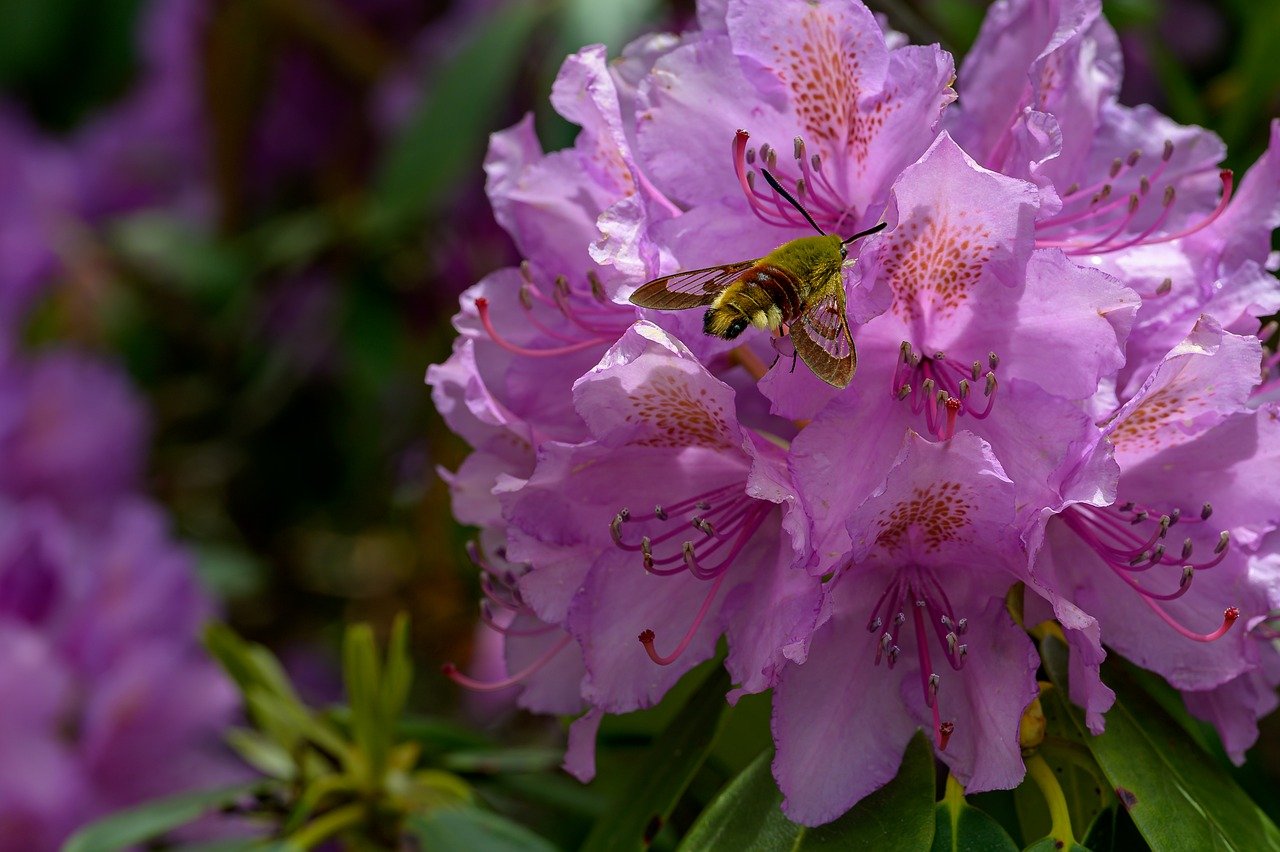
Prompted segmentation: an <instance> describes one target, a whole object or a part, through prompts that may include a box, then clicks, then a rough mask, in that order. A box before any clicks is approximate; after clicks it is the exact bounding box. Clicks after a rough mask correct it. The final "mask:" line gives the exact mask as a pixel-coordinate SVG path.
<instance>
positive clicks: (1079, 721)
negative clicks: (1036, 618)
mask: <svg viewBox="0 0 1280 852" xmlns="http://www.w3.org/2000/svg"><path fill="white" fill-rule="evenodd" d="M1041 658H1042V659H1043V660H1044V664H1045V668H1046V669H1047V670H1048V672H1049V675H1050V677H1051V678H1052V679H1053V681H1054V683H1055V684H1056V685H1057V686H1058V689H1057V690H1055V691H1054V693H1052V694H1051V696H1050V702H1055V701H1056V702H1057V703H1058V705H1059V707H1058V709H1059V711H1060V712H1061V713H1062V715H1063V717H1064V718H1066V719H1069V720H1070V721H1071V723H1072V724H1073V725H1074V726H1075V729H1076V731H1077V733H1078V734H1079V735H1080V737H1081V738H1082V739H1083V742H1084V743H1085V745H1086V746H1087V747H1088V749H1089V751H1090V753H1091V754H1092V755H1093V757H1094V758H1095V759H1096V760H1097V762H1098V765H1099V766H1100V767H1101V769H1102V771H1103V773H1104V774H1105V775H1106V778H1107V781H1108V783H1109V784H1110V785H1111V787H1112V789H1113V790H1115V792H1116V794H1117V796H1118V797H1119V798H1120V801H1121V803H1122V805H1123V806H1124V807H1125V808H1126V809H1127V810H1128V812H1129V815H1130V816H1132V817H1133V821H1134V823H1135V825H1137V827H1138V830H1139V831H1141V833H1142V836H1143V837H1144V838H1145V839H1146V841H1147V842H1148V843H1150V844H1151V847H1152V848H1153V849H1157V850H1164V849H1241V850H1245V849H1248V850H1255V849H1280V830H1277V828H1276V826H1275V825H1274V824H1273V823H1272V822H1271V821H1270V820H1269V819H1268V818H1267V817H1266V815H1265V814H1263V812H1262V811H1261V810H1260V809H1259V808H1258V806H1257V805H1256V804H1254V803H1253V801H1252V800H1250V799H1249V797H1248V796H1247V795H1246V794H1245V793H1244V791H1243V790H1241V789H1240V788H1239V787H1238V786H1237V785H1236V783H1235V782H1234V781H1233V780H1232V778H1231V776H1230V775H1229V774H1228V773H1227V771H1226V770H1225V769H1224V768H1223V767H1222V766H1221V765H1219V764H1218V762H1217V761H1216V760H1214V759H1212V758H1211V757H1210V756H1209V755H1208V754H1206V753H1205V752H1204V751H1203V750H1202V749H1200V748H1199V747H1198V746H1197V745H1196V743H1195V741H1194V740H1193V739H1192V738H1191V737H1189V736H1188V735H1187V733H1186V731H1185V730H1184V729H1183V728H1182V727H1181V726H1180V725H1179V724H1178V723H1177V722H1176V721H1175V720H1174V718H1173V717H1171V716H1170V715H1169V714H1168V713H1167V712H1166V711H1165V710H1164V709H1163V708H1162V707H1161V706H1160V704H1159V703H1158V702H1157V701H1155V700H1154V699H1153V698H1152V697H1151V696H1150V695H1149V694H1147V693H1146V692H1144V691H1143V690H1142V689H1141V688H1140V687H1139V686H1138V684H1137V683H1136V682H1135V680H1134V678H1133V677H1131V676H1130V675H1129V674H1128V673H1127V672H1126V671H1125V670H1124V668H1123V667H1121V666H1119V665H1116V664H1114V663H1108V664H1107V665H1106V666H1104V679H1105V680H1106V682H1107V684H1108V685H1110V686H1111V688H1112V689H1113V690H1115V693H1116V703H1115V706H1114V707H1113V708H1112V709H1111V711H1110V712H1108V713H1107V729H1106V731H1105V733H1103V734H1102V735H1100V736H1096V737H1095V736H1089V735H1088V733H1087V729H1086V728H1085V727H1084V718H1083V714H1082V712H1081V711H1080V710H1079V708H1077V707H1074V706H1072V705H1070V704H1069V703H1068V702H1067V701H1066V700H1065V698H1064V696H1065V695H1066V693H1067V677H1066V672H1067V658H1066V647H1065V646H1064V645H1063V644H1062V643H1061V642H1059V641H1058V640H1057V639H1055V638H1052V637H1051V638H1048V639H1046V640H1045V641H1044V642H1043V643H1042V644H1041Z"/></svg>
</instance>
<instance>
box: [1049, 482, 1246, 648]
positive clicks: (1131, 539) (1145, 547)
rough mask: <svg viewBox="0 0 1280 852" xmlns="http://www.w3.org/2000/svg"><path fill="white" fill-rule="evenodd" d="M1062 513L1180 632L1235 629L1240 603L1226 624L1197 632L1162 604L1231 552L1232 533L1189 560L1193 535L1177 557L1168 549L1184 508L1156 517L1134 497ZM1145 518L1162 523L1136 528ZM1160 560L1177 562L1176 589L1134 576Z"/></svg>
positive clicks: (1204, 515)
mask: <svg viewBox="0 0 1280 852" xmlns="http://www.w3.org/2000/svg"><path fill="white" fill-rule="evenodd" d="M1118 512H1120V513H1123V512H1128V513H1131V515H1132V516H1131V517H1130V518H1128V519H1124V518H1123V517H1122V516H1121V515H1120V514H1117V513H1118ZM1211 512H1212V507H1211V506H1210V505H1209V504H1205V505H1204V507H1203V508H1202V510H1201V517H1200V518H1198V519H1196V518H1187V519H1185V520H1183V521H1182V523H1195V522H1196V521H1197V520H1199V521H1205V520H1207V519H1208V518H1209V515H1210V513H1211ZM1062 518H1063V520H1064V522H1065V523H1066V525H1067V527H1068V529H1070V530H1071V531H1072V532H1074V533H1075V534H1076V536H1077V537H1078V538H1079V539H1080V540H1081V541H1083V542H1084V543H1085V544H1087V545H1088V546H1089V547H1090V548H1091V549H1092V550H1093V551H1094V553H1096V554H1097V555H1098V556H1099V557H1101V558H1102V561H1103V562H1104V563H1105V564H1106V565H1107V567H1109V568H1110V569H1111V570H1112V572H1113V573H1114V574H1115V575H1116V576H1117V577H1119V578H1120V579H1121V580H1122V581H1123V582H1124V583H1125V585H1127V586H1128V587H1129V588H1130V589H1132V590H1133V591H1135V592H1137V594H1138V597H1139V599H1141V600H1142V602H1143V603H1144V604H1145V605H1146V606H1147V607H1148V608H1150V609H1151V611H1152V612H1154V613H1155V614H1156V615H1157V616H1159V618H1160V619H1161V620H1162V621H1164V623H1165V624H1167V625H1169V626H1170V627H1171V628H1173V629H1174V630H1175V631H1176V632H1177V633H1178V634H1179V635H1181V636H1183V637H1185V638H1187V639H1191V640H1193V641H1196V642H1212V641H1214V640H1215V639H1218V638H1220V637H1221V636H1223V635H1224V634H1225V633H1226V632H1227V630H1228V629H1230V627H1231V625H1232V624H1233V623H1234V622H1235V620H1236V618H1238V617H1239V611H1238V610H1236V609H1235V607H1231V608H1229V609H1228V610H1227V611H1226V613H1225V614H1224V618H1223V624H1222V626H1221V627H1220V628H1218V629H1217V630H1215V631H1214V632H1212V633H1197V632H1195V631H1193V630H1191V629H1189V628H1187V627H1185V626H1183V625H1182V624H1180V623H1179V622H1178V621H1177V619H1175V618H1174V617H1173V616H1172V615H1170V614H1169V613H1168V612H1167V611H1166V610H1165V609H1164V607H1163V606H1161V603H1162V602H1168V601H1173V600H1177V599H1178V598H1181V597H1182V596H1184V595H1185V594H1186V593H1187V592H1188V591H1189V590H1190V588H1191V583H1192V580H1193V579H1194V576H1195V573H1196V572H1197V571H1202V570H1206V569H1208V568H1212V567H1214V566H1216V565H1218V564H1219V563H1221V562H1222V560H1223V559H1225V558H1226V554H1227V549H1228V545H1229V543H1230V536H1229V534H1228V533H1226V532H1223V533H1222V534H1221V535H1220V536H1219V539H1218V544H1217V545H1216V547H1215V548H1214V555H1213V556H1212V557H1211V558H1210V559H1209V560H1208V561H1206V562H1202V563H1192V562H1189V561H1188V560H1189V558H1190V556H1191V550H1192V543H1191V539H1190V538H1188V539H1186V540H1185V541H1184V543H1183V546H1182V551H1181V553H1180V554H1178V556H1177V557H1175V556H1173V555H1170V554H1167V553H1166V552H1165V544H1164V539H1165V537H1166V534H1167V533H1168V531H1169V529H1170V527H1171V526H1172V525H1173V524H1175V523H1178V522H1179V519H1181V513H1179V512H1171V513H1169V514H1163V515H1160V516H1159V519H1158V521H1157V520H1156V518H1154V517H1152V513H1151V512H1150V511H1149V510H1148V509H1146V508H1142V507H1139V506H1136V505H1135V504H1133V503H1128V504H1125V506H1123V507H1121V508H1119V509H1116V508H1114V507H1112V508H1110V509H1108V508H1102V507H1096V506H1082V505H1075V506H1072V507H1070V508H1069V509H1068V510H1067V511H1066V512H1064V513H1063V515H1062ZM1144 521H1155V522H1156V523H1157V527H1156V529H1155V531H1154V532H1153V533H1152V534H1151V535H1150V536H1142V535H1139V534H1137V532H1136V531H1135V525H1137V524H1140V523H1143V522H1144ZM1157 566H1166V567H1177V568H1178V572H1179V578H1178V585H1177V587H1176V588H1175V589H1174V590H1173V591H1172V592H1164V593H1161V592H1153V591H1150V590H1149V589H1146V588H1144V587H1143V585H1142V584H1141V583H1139V582H1138V580H1137V578H1136V577H1135V576H1134V575H1135V574H1138V573H1142V572H1146V571H1149V570H1151V569H1152V568H1155V567H1157ZM1232 613H1234V615H1233V614H1232Z"/></svg>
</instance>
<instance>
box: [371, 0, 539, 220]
mask: <svg viewBox="0 0 1280 852" xmlns="http://www.w3.org/2000/svg"><path fill="white" fill-rule="evenodd" d="M544 13H545V7H544V4H540V3H509V4H506V5H505V6H504V7H502V8H500V9H498V10H496V11H494V12H493V13H492V14H489V15H485V16H483V17H481V18H480V19H479V21H480V23H479V24H478V25H477V26H476V28H475V29H474V30H473V31H472V32H471V33H469V34H467V36H466V37H465V43H464V44H463V46H462V47H461V49H459V50H458V51H457V53H456V54H455V55H454V57H453V59H452V60H451V61H450V62H449V63H448V64H446V65H445V66H444V67H441V68H436V69H433V74H434V79H433V80H432V81H431V86H430V87H428V88H427V89H426V91H427V92H429V94H427V96H426V97H425V98H424V100H423V103H422V105H421V106H420V107H419V108H418V111H417V113H416V114H414V115H413V117H412V118H411V119H410V120H409V122H408V123H407V124H406V126H405V128H404V130H403V131H401V133H400V136H399V138H397V139H396V140H394V141H393V142H392V144H391V146H390V149H389V151H388V152H387V155H386V157H385V158H384V159H383V161H382V162H381V163H380V164H379V167H378V173H377V175H376V178H375V181H374V190H373V197H372V199H371V203H372V207H371V209H370V211H369V212H370V221H369V224H370V225H371V226H372V228H373V229H374V230H375V232H380V231H388V230H391V231H394V230H396V229H398V228H401V227H404V226H405V225H407V224H409V223H411V222H413V221H414V220H415V219H417V218H419V217H420V216H422V215H423V214H424V213H425V212H427V211H429V210H431V209H433V208H435V207H436V206H438V205H440V204H441V203H442V202H444V201H445V200H447V198H448V196H449V193H450V192H451V191H452V190H453V189H454V187H455V186H456V185H457V183H458V182H459V181H460V177H461V176H462V175H468V174H471V173H473V172H474V171H475V169H476V168H477V167H478V166H479V165H480V157H481V155H482V153H483V151H484V148H485V139H486V137H487V136H488V135H489V133H490V132H492V131H493V130H496V129H497V127H496V124H497V122H498V121H499V120H500V117H501V111H502V106H503V104H504V101H505V99H506V98H507V97H508V94H509V93H510V91H511V84H512V82H513V81H514V80H515V77H516V74H517V73H518V72H519V70H520V67H521V64H522V62H523V59H524V57H525V55H526V53H527V51H526V45H527V43H528V41H529V38H530V36H531V35H532V33H533V30H534V27H535V26H536V24H537V23H538V21H539V20H541V18H542V16H543V15H544Z"/></svg>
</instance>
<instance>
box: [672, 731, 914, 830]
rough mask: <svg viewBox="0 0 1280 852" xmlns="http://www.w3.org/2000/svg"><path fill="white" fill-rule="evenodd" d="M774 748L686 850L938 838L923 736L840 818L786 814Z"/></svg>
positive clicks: (709, 815)
mask: <svg viewBox="0 0 1280 852" xmlns="http://www.w3.org/2000/svg"><path fill="white" fill-rule="evenodd" d="M771 757H772V755H771V752H765V753H764V754H761V755H760V756H759V757H757V758H756V759H755V761H754V762H753V763H752V764H751V765H750V766H749V767H747V769H746V770H745V771H744V772H743V773H742V774H741V775H739V776H738V777H737V778H735V779H734V780H733V781H732V782H730V784H729V786H728V787H726V788H725V789H724V790H722V791H721V792H720V795H719V796H717V797H716V798H715V801H713V802H712V803H711V805H710V806H709V807H708V808H707V809H706V810H705V811H704V812H703V813H702V816H700V817H698V820H697V822H695V823H694V824H693V827H692V828H690V829H689V833H688V834H686V835H685V837H684V840H683V841H682V842H681V844H680V848H681V849H682V850H690V851H691V852H692V850H700V849H732V850H735V852H737V850H760V852H764V850H775V849H778V850H793V852H794V850H819V849H833V850H834V849H875V850H877V852H893V850H904V852H905V851H906V850H919V849H928V848H929V845H930V843H931V842H932V840H933V836H934V823H935V814H934V801H933V796H934V777H933V750H932V748H931V747H930V746H929V742H928V740H926V739H925V737H924V735H923V734H919V733H918V734H916V736H915V737H913V738H912V740H911V742H910V743H909V744H908V745H907V750H906V753H905V754H904V755H903V757H902V767H901V769H899V770H898V776H897V777H896V778H894V779H893V780H892V781H890V782H889V783H888V784H886V785H885V786H884V787H881V788H880V789H879V790H877V791H875V792H874V793H872V794H871V795H869V796H867V797H866V798H865V799H863V800H862V801H861V802H859V803H858V804H857V805H855V806H854V807H853V809H852V810H850V811H849V812H848V813H847V814H845V815H844V816H842V817H840V819H838V820H836V821H835V822H832V823H828V824H827V825H823V826H819V827H818V828H807V827H805V826H802V825H796V824H795V823H793V822H791V821H790V820H788V819H787V818H786V817H785V816H784V815H783V813H782V810H781V805H782V793H781V792H780V791H779V790H778V787H777V785H776V784H775V783H774V781H773V775H772V774H771V773H770V771H769V762H770V760H771Z"/></svg>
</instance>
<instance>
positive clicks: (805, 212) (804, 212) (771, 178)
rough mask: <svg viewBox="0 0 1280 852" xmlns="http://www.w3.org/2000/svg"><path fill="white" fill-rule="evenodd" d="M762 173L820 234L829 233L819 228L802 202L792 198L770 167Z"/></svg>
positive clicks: (762, 170) (770, 184) (774, 188)
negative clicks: (772, 173) (801, 204)
mask: <svg viewBox="0 0 1280 852" xmlns="http://www.w3.org/2000/svg"><path fill="white" fill-rule="evenodd" d="M760 174H762V175H764V179H765V180H766V181H768V183H769V186H771V187H773V191H774V192H776V193H778V194H779V195H781V196H782V197H783V198H785V199H787V203H788V204H790V205H791V206H792V207H794V208H796V209H797V210H799V211H800V215H801V216H803V217H804V220H805V221H806V222H808V223H809V224H810V225H812V226H813V229H814V230H815V231H817V232H818V233H819V234H822V236H824V237H825V236H826V235H827V232H826V231H824V230H822V229H821V228H819V227H818V223H817V222H815V221H813V217H812V216H810V215H809V211H808V210H805V209H804V208H803V207H801V206H800V202H799V201H796V200H795V199H794V198H792V197H791V193H789V192H787V191H786V190H785V189H783V188H782V184H780V183H778V180H777V178H775V177H774V176H773V175H771V174H769V170H768V169H761V170H760Z"/></svg>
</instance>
